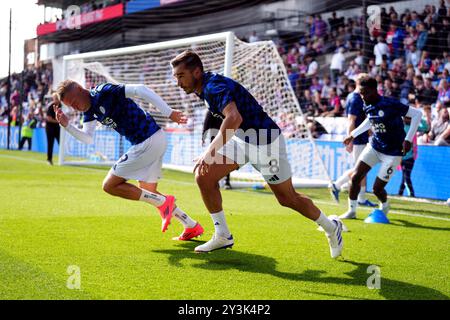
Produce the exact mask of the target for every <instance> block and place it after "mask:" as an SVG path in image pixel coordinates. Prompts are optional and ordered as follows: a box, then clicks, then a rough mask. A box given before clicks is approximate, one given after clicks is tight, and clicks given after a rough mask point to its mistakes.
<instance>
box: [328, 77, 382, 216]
mask: <svg viewBox="0 0 450 320" xmlns="http://www.w3.org/2000/svg"><path fill="white" fill-rule="evenodd" d="M362 75H364V74H363V73H361V74H360V75H359V77H361V76H362ZM357 82H358V78H357ZM348 86H349V88H350V89H353V91H352V92H350V94H349V95H348V96H347V100H346V103H345V108H346V110H347V117H348V126H347V134H350V132H352V131H353V130H354V129H356V127H358V126H359V125H360V124H361V123H362V122H363V121H364V119H365V118H366V115H365V114H364V110H363V106H364V102H363V101H362V99H361V96H360V94H359V92H358V86H357V84H355V82H353V81H351V82H350V83H349V84H348ZM368 142H369V134H368V132H364V133H362V134H361V135H359V136H358V137H356V138H355V139H354V140H353V142H352V143H350V144H349V145H348V146H347V151H348V152H351V153H352V157H353V161H354V164H355V165H356V163H357V162H358V158H359V156H360V155H361V152H362V151H363V150H364V148H365V147H366V145H367V143H368ZM353 171H354V168H351V169H349V170H347V171H346V172H344V174H342V176H340V177H339V178H338V179H337V180H336V181H335V182H333V183H331V185H330V186H329V187H330V191H331V195H332V196H333V198H334V200H335V201H336V202H339V192H340V191H341V187H342V186H343V185H345V184H346V183H348V182H349V181H350V177H351V175H352V173H353ZM366 184H367V178H366V177H364V178H363V180H362V181H361V189H360V191H359V193H358V205H362V206H368V207H376V206H377V205H376V204H374V203H372V202H370V201H369V199H367V197H366ZM340 218H344V219H345V216H341V217H340Z"/></svg>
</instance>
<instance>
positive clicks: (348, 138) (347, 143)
mask: <svg viewBox="0 0 450 320" xmlns="http://www.w3.org/2000/svg"><path fill="white" fill-rule="evenodd" d="M353 139H354V138H353V137H352V136H348V137H347V138H345V139H344V144H345V145H346V146H348V145H349V144H350V143H352V142H353Z"/></svg>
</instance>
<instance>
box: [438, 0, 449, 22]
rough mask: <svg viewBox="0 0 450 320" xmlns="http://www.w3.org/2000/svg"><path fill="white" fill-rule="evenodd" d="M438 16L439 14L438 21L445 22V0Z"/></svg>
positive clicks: (442, 1)
mask: <svg viewBox="0 0 450 320" xmlns="http://www.w3.org/2000/svg"><path fill="white" fill-rule="evenodd" d="M437 16H438V18H437V22H438V23H443V20H444V19H445V17H446V16H447V7H446V6H445V0H441V2H440V5H439V10H438V12H437Z"/></svg>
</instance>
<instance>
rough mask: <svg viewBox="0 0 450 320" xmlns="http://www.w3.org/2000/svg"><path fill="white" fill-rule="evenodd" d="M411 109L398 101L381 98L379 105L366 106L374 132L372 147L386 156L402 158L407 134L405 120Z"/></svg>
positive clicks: (365, 110) (365, 109)
mask: <svg viewBox="0 0 450 320" xmlns="http://www.w3.org/2000/svg"><path fill="white" fill-rule="evenodd" d="M408 110H409V107H408V106H407V105H404V104H403V103H401V102H400V101H398V100H397V99H393V98H388V97H380V100H378V102H377V103H375V104H373V105H365V106H364V112H365V113H366V115H367V117H368V118H369V120H370V123H371V125H372V131H373V132H374V134H373V136H372V139H371V145H372V147H373V148H374V149H375V150H377V151H379V152H381V153H384V154H387V155H391V156H401V155H402V150H403V141H404V140H405V137H406V133H405V130H404V126H403V119H402V117H404V116H405V115H406V114H407V113H408Z"/></svg>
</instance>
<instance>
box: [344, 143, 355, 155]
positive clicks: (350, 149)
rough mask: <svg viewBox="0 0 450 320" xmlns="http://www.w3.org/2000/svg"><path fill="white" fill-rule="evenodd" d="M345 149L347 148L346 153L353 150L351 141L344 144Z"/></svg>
mask: <svg viewBox="0 0 450 320" xmlns="http://www.w3.org/2000/svg"><path fill="white" fill-rule="evenodd" d="M345 150H347V152H348V153H352V152H353V141H352V142H350V143H349V144H347V145H346V146H345Z"/></svg>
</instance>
